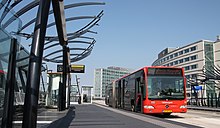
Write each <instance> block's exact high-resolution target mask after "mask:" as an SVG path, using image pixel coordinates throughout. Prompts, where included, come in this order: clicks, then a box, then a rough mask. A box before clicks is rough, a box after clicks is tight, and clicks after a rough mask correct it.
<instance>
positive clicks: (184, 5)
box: [15, 0, 220, 85]
mask: <svg viewBox="0 0 220 128" xmlns="http://www.w3.org/2000/svg"><path fill="white" fill-rule="evenodd" d="M91 1H99V2H105V3H106V5H104V6H86V7H79V8H73V9H68V10H66V11H65V15H66V17H67V18H68V17H71V16H80V15H81V16H82V15H97V14H98V13H99V12H100V11H101V10H104V16H103V17H102V19H101V21H100V22H99V26H95V27H94V29H93V30H94V31H97V32H98V34H96V35H92V37H94V38H95V39H96V41H97V42H96V44H95V46H94V49H93V51H92V54H91V55H90V56H88V57H87V58H85V59H84V60H81V61H78V62H76V63H75V64H85V65H86V73H84V74H77V75H78V77H80V84H81V85H93V82H94V69H95V68H107V67H109V66H119V67H124V68H130V69H134V70H137V69H139V68H141V67H144V66H149V65H151V64H152V62H153V61H155V60H156V59H157V54H158V53H159V52H160V51H162V50H163V49H165V48H167V47H182V46H185V45H187V44H190V43H193V42H196V41H198V40H202V39H206V40H213V41H214V40H216V36H217V35H220V13H219V5H220V0H74V1H73V0H65V1H64V3H65V4H68V3H78V2H91ZM24 2H26V3H27V2H28V0H24ZM29 2H30V1H29ZM21 6H23V4H22V5H18V6H17V7H16V8H17V9H16V8H15V10H18V9H19V7H21ZM33 10H35V11H32V12H30V13H27V14H25V15H23V16H21V17H20V18H21V19H22V21H23V24H25V22H27V21H29V20H30V19H32V18H34V17H36V12H37V11H36V10H37V8H35V9H33ZM33 12H34V13H33ZM31 17H32V18H31ZM53 20H54V19H53V15H50V16H49V21H48V23H50V22H51V21H53ZM86 23H88V21H86V20H78V21H74V22H68V23H67V31H68V32H74V31H76V30H78V29H79V28H80V27H82V26H83V24H84V25H85V24H86ZM33 27H34V24H33V25H32V27H30V28H28V29H27V30H25V31H27V32H28V31H32V30H33ZM54 28H55V27H54ZM54 28H50V29H48V31H47V35H57V34H56V30H53V29H54ZM31 41H32V40H31V39H29V40H23V41H22V44H23V45H24V46H26V47H27V49H30V47H28V44H31ZM58 48H59V49H60V48H61V47H60V46H59V47H58ZM44 54H46V52H45V53H44ZM48 65H49V68H50V69H53V70H54V71H56V64H48ZM74 78H75V76H74V75H73V81H74Z"/></svg>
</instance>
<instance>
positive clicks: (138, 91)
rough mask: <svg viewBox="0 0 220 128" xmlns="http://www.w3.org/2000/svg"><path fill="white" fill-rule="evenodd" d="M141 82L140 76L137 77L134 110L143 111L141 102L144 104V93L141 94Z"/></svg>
mask: <svg viewBox="0 0 220 128" xmlns="http://www.w3.org/2000/svg"><path fill="white" fill-rule="evenodd" d="M141 92H142V91H141V84H140V78H136V79H135V103H134V111H136V112H140V111H141V104H142V100H141V99H142V94H141Z"/></svg>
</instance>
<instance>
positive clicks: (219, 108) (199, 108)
mask: <svg viewBox="0 0 220 128" xmlns="http://www.w3.org/2000/svg"><path fill="white" fill-rule="evenodd" d="M187 108H188V109H193V110H203V111H215V112H220V107H218V108H216V107H205V106H192V105H187Z"/></svg>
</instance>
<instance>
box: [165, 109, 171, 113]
mask: <svg viewBox="0 0 220 128" xmlns="http://www.w3.org/2000/svg"><path fill="white" fill-rule="evenodd" d="M163 112H164V113H170V112H172V110H163Z"/></svg>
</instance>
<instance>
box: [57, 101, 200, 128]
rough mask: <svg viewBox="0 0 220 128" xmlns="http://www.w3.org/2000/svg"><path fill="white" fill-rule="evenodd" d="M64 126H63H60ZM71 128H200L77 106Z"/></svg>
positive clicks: (151, 117)
mask: <svg viewBox="0 0 220 128" xmlns="http://www.w3.org/2000/svg"><path fill="white" fill-rule="evenodd" d="M60 126H63V125H60ZM68 127H70V128H198V126H193V125H188V124H184V123H179V122H173V121H170V120H166V119H163V118H159V117H154V116H149V115H145V114H139V113H133V112H130V111H124V110H120V109H114V108H111V107H106V106H102V105H97V104H96V105H93V104H88V105H75V106H74V117H73V118H72V121H69V124H68Z"/></svg>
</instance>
